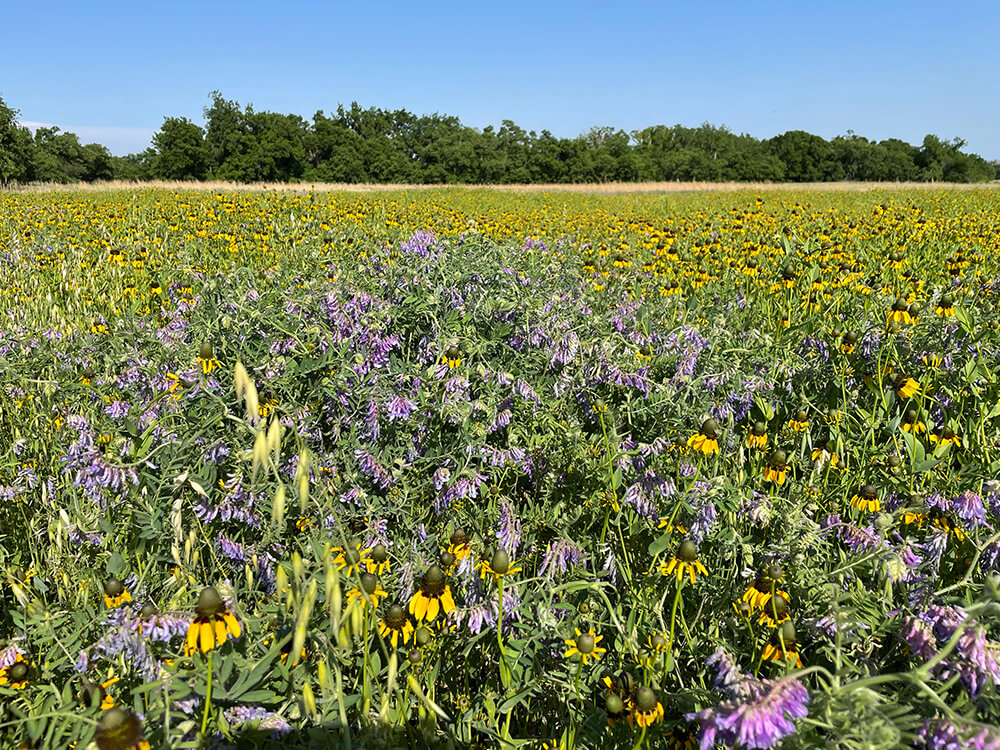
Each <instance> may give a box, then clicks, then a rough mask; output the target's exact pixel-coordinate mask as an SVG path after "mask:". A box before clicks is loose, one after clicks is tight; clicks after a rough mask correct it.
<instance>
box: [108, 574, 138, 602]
mask: <svg viewBox="0 0 1000 750" xmlns="http://www.w3.org/2000/svg"><path fill="white" fill-rule="evenodd" d="M130 601H132V595H131V594H129V592H128V591H126V590H125V584H124V583H122V582H121V581H119V580H118V579H117V578H109V579H108V580H106V581H105V582H104V605H105V606H106V607H107V608H108V609H115V608H116V607H120V606H121V605H123V604H125V603H126V602H130Z"/></svg>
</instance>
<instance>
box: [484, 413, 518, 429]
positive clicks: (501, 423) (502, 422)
mask: <svg viewBox="0 0 1000 750" xmlns="http://www.w3.org/2000/svg"><path fill="white" fill-rule="evenodd" d="M513 416H514V415H513V414H512V413H511V411H510V409H503V410H502V411H498V412H497V415H496V417H494V418H493V421H492V422H490V424H489V426H488V427H487V428H486V431H487V432H489V433H490V434H491V435H492V434H493V433H494V432H498V431H499V430H502V429H504V428H505V427H507V426H508V425H509V424H510V420H511V418H512V417H513Z"/></svg>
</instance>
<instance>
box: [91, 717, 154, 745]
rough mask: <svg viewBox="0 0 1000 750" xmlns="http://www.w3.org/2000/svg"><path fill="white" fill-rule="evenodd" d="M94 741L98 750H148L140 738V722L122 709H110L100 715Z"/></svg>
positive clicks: (143, 739)
mask: <svg viewBox="0 0 1000 750" xmlns="http://www.w3.org/2000/svg"><path fill="white" fill-rule="evenodd" d="M94 741H95V742H96V743H97V747H98V750H149V743H148V742H147V741H146V739H145V738H144V737H143V736H142V722H141V721H139V717H138V716H136V715H135V714H134V713H132V712H131V711H128V710H126V709H124V708H111V709H108V710H107V711H105V712H104V713H103V714H102V715H101V719H100V721H98V722H97V731H96V732H94Z"/></svg>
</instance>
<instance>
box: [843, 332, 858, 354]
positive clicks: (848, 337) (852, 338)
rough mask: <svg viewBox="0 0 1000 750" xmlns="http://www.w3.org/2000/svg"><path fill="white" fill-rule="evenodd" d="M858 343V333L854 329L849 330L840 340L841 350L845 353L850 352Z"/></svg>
mask: <svg viewBox="0 0 1000 750" xmlns="http://www.w3.org/2000/svg"><path fill="white" fill-rule="evenodd" d="M857 345H858V334H856V333H855V332H854V331H848V332H847V333H845V334H844V337H843V338H842V339H841V340H840V351H842V352H843V353H844V354H850V353H851V352H853V351H854V349H855V348H856V347H857Z"/></svg>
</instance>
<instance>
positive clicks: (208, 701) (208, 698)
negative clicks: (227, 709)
mask: <svg viewBox="0 0 1000 750" xmlns="http://www.w3.org/2000/svg"><path fill="white" fill-rule="evenodd" d="M214 655H215V650H214V649H213V650H212V651H209V652H208V677H207V678H206V681H205V713H204V714H203V715H202V717H201V742H200V744H199V747H203V746H204V744H205V732H206V731H207V730H208V716H209V714H211V713H212V657H213V656H214Z"/></svg>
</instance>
